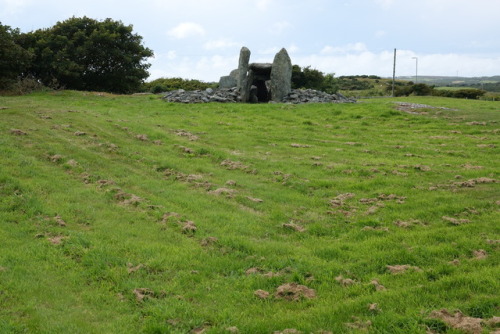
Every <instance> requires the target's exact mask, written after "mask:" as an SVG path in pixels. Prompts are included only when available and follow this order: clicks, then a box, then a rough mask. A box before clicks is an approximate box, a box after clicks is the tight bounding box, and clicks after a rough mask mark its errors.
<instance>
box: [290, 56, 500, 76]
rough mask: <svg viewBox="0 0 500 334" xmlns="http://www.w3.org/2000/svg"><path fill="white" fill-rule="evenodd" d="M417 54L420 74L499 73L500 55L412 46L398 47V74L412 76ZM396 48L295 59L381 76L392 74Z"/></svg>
mask: <svg viewBox="0 0 500 334" xmlns="http://www.w3.org/2000/svg"><path fill="white" fill-rule="evenodd" d="M415 56H418V73H419V74H421V75H437V76H455V75H456V73H457V71H458V72H459V74H460V75H461V76H482V75H485V76H489V75H492V73H500V57H499V56H497V57H478V56H475V55H463V54H454V53H449V54H440V53H435V54H416V53H415V52H414V51H411V50H398V51H397V60H396V75H397V76H411V75H414V74H415V60H414V59H412V57H415ZM393 59H394V51H393V50H386V51H382V52H377V53H376V52H371V51H369V50H366V51H364V52H361V53H359V52H358V53H356V52H354V53H344V54H342V53H341V54H329V53H320V54H312V55H308V56H299V57H295V58H294V59H292V62H293V63H294V64H298V65H300V66H309V65H310V66H313V67H314V68H317V69H318V70H320V71H322V72H324V73H336V75H337V76H340V75H362V74H368V75H370V74H374V75H379V76H382V77H390V76H392V65H393Z"/></svg>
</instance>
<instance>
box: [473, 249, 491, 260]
mask: <svg viewBox="0 0 500 334" xmlns="http://www.w3.org/2000/svg"><path fill="white" fill-rule="evenodd" d="M472 255H474V259H475V260H483V259H486V258H487V257H488V253H487V252H486V251H485V250H484V249H478V250H475V251H473V252H472Z"/></svg>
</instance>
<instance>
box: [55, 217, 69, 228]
mask: <svg viewBox="0 0 500 334" xmlns="http://www.w3.org/2000/svg"><path fill="white" fill-rule="evenodd" d="M54 220H55V222H56V223H57V225H59V226H61V227H65V226H66V222H65V221H64V220H63V219H62V218H61V216H59V215H57V216H55V217H54Z"/></svg>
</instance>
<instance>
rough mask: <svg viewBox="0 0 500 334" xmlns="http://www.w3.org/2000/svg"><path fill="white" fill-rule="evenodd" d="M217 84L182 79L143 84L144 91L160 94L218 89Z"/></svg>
mask: <svg viewBox="0 0 500 334" xmlns="http://www.w3.org/2000/svg"><path fill="white" fill-rule="evenodd" d="M216 87H217V84H216V83H213V82H203V81H200V80H195V79H191V80H188V79H182V78H159V79H156V80H153V81H151V82H146V83H144V84H143V87H142V90H143V91H147V92H151V93H153V94H159V93H162V92H169V91H172V90H177V89H184V90H205V89H207V88H216Z"/></svg>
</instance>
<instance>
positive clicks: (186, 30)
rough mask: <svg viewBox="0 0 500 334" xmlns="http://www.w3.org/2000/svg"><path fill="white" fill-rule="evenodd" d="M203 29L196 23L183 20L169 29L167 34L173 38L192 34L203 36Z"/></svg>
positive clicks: (191, 35)
mask: <svg viewBox="0 0 500 334" xmlns="http://www.w3.org/2000/svg"><path fill="white" fill-rule="evenodd" d="M205 33H206V32H205V29H204V28H203V27H202V26H201V25H200V24H198V23H194V22H183V23H181V24H179V25H177V26H176V27H174V28H172V29H170V30H169V31H168V32H167V35H168V36H170V37H173V38H175V39H184V38H187V37H193V36H204V35H205Z"/></svg>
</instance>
